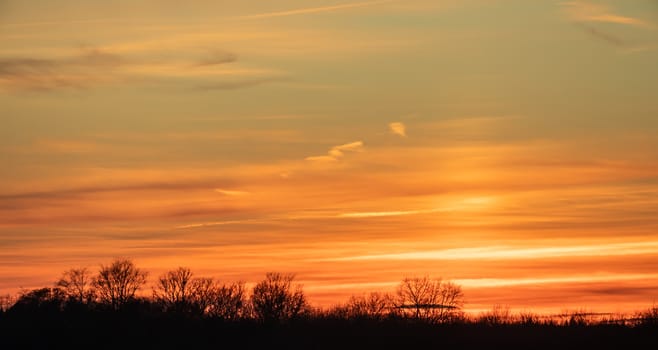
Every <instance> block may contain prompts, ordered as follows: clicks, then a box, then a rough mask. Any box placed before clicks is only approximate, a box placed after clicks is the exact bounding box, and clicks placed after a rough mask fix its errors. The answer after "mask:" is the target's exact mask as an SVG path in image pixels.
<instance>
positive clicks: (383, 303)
mask: <svg viewBox="0 0 658 350" xmlns="http://www.w3.org/2000/svg"><path fill="white" fill-rule="evenodd" d="M392 306H393V298H392V297H391V296H390V295H389V294H387V293H378V292H373V293H368V294H365V295H363V296H352V297H351V298H350V300H349V301H348V302H347V304H346V305H345V308H346V310H345V312H346V316H347V317H348V318H369V319H376V320H380V319H383V318H384V317H385V316H386V315H387V314H388V313H389V312H390V310H391V307H392Z"/></svg>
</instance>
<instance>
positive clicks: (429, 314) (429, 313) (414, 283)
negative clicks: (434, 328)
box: [396, 277, 463, 322]
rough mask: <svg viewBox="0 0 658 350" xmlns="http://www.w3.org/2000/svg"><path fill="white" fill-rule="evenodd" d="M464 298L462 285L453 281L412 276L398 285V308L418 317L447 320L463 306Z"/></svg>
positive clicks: (428, 319) (405, 313)
mask: <svg viewBox="0 0 658 350" xmlns="http://www.w3.org/2000/svg"><path fill="white" fill-rule="evenodd" d="M462 299H463V293H462V291H461V287H460V286H458V285H456V284H454V283H452V282H444V281H442V280H441V279H430V278H429V277H412V278H405V279H404V280H402V282H401V283H400V285H399V286H398V290H397V300H396V308H397V309H398V310H399V311H400V312H401V313H402V314H403V315H407V316H411V317H413V318H416V319H424V320H427V321H431V322H436V321H445V320H447V319H448V318H450V316H451V315H453V314H454V313H455V312H456V311H457V310H459V308H461V306H462V304H463V300H462Z"/></svg>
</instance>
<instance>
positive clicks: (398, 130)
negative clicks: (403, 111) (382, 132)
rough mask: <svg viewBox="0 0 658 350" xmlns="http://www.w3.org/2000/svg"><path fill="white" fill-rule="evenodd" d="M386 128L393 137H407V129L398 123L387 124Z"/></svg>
mask: <svg viewBox="0 0 658 350" xmlns="http://www.w3.org/2000/svg"><path fill="white" fill-rule="evenodd" d="M388 128H389V130H390V131H391V132H392V133H393V134H395V135H399V136H402V137H407V128H406V126H405V125H404V124H402V123H400V122H394V123H389V124H388Z"/></svg>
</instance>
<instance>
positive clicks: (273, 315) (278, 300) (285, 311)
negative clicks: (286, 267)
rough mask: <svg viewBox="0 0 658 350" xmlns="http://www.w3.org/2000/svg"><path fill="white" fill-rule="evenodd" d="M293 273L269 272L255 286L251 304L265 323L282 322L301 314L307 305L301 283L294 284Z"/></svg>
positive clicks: (258, 317)
mask: <svg viewBox="0 0 658 350" xmlns="http://www.w3.org/2000/svg"><path fill="white" fill-rule="evenodd" d="M294 278H295V276H294V275H292V274H281V273H275V272H269V273H267V274H266V275H265V279H264V280H263V281H261V282H259V283H258V284H256V286H254V290H253V293H252V295H251V304H252V307H253V312H254V316H255V317H256V318H257V319H258V320H260V321H262V322H265V323H273V322H282V321H286V320H290V319H294V318H295V317H297V316H299V315H300V314H301V313H302V312H303V311H304V309H305V308H306V307H307V303H306V297H305V296H304V293H303V291H302V287H301V285H299V284H297V285H293V284H292V281H293V279H294Z"/></svg>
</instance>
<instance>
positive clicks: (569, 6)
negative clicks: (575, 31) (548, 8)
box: [562, 1, 651, 27]
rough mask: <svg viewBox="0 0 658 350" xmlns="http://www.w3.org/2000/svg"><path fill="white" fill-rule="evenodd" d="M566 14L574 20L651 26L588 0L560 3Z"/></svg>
mask: <svg viewBox="0 0 658 350" xmlns="http://www.w3.org/2000/svg"><path fill="white" fill-rule="evenodd" d="M562 6H563V8H564V11H565V12H566V14H567V16H568V17H569V18H571V19H572V20H573V21H576V22H600V23H615V24H624V25H631V26H636V27H651V24H650V23H648V22H646V21H644V20H642V19H639V18H635V17H630V16H624V15H620V14H617V13H615V12H614V11H613V10H612V9H611V8H609V7H608V6H605V5H601V4H593V3H591V2H589V1H569V2H564V3H562Z"/></svg>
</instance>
